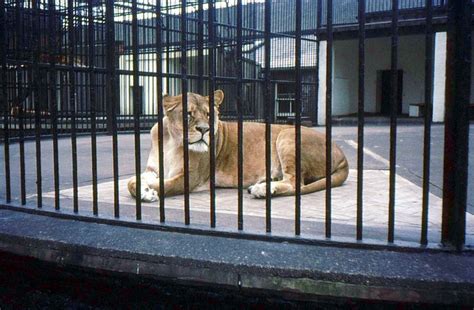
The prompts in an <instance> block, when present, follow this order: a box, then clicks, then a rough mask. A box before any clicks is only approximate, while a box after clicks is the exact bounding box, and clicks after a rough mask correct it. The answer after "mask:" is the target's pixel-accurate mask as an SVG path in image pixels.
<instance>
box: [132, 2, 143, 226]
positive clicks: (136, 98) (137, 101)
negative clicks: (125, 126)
mask: <svg viewBox="0 0 474 310" xmlns="http://www.w3.org/2000/svg"><path fill="white" fill-rule="evenodd" d="M138 57H139V55H138V17H137V0H132V58H133V64H132V66H133V125H134V126H133V128H134V131H135V176H136V178H137V179H136V180H137V183H136V196H135V212H136V219H137V221H139V220H141V219H142V195H141V165H140V153H141V152H140V113H141V107H142V106H141V100H142V96H141V94H140V93H139V91H140V78H139V76H138V70H139V68H138Z"/></svg>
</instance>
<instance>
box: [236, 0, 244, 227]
mask: <svg viewBox="0 0 474 310" xmlns="http://www.w3.org/2000/svg"><path fill="white" fill-rule="evenodd" d="M236 53H237V55H236V56H237V98H236V104H237V114H238V124H237V144H238V145H237V147H238V150H237V152H238V154H237V161H238V163H237V165H238V166H237V170H238V171H237V178H238V179H237V183H238V194H237V195H238V197H237V228H238V230H243V229H244V192H243V187H244V163H243V161H244V148H243V143H244V139H243V136H244V130H243V109H242V104H243V102H242V64H243V63H242V0H237V45H236Z"/></svg>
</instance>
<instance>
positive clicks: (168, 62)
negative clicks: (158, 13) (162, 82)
mask: <svg viewBox="0 0 474 310" xmlns="http://www.w3.org/2000/svg"><path fill="white" fill-rule="evenodd" d="M166 7H169V0H166ZM170 24H171V17H170V14H166V73H168V75H166V93H167V94H170V92H171V86H170V76H169V73H170V46H169V42H170V36H171V31H170Z"/></svg>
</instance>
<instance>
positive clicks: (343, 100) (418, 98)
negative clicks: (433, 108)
mask: <svg viewBox="0 0 474 310" xmlns="http://www.w3.org/2000/svg"><path fill="white" fill-rule="evenodd" d="M390 44H391V41H390V38H370V39H367V40H366V67H365V87H366V88H365V111H366V112H372V113H376V112H379V111H380V99H379V98H377V96H378V93H377V73H378V72H379V71H380V70H390ZM334 54H335V57H334V88H333V98H334V100H333V112H334V113H333V114H334V115H345V114H350V113H355V112H357V94H358V91H357V88H358V78H359V77H358V63H359V58H358V41H357V40H344V41H335V42H334ZM424 60H425V46H424V36H423V35H409V36H400V38H399V50H398V66H399V68H400V69H401V70H403V72H404V73H403V100H402V102H403V105H402V112H403V113H406V114H408V107H409V105H410V104H411V103H422V102H424V76H425V74H424V64H425V62H424Z"/></svg>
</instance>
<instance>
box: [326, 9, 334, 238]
mask: <svg viewBox="0 0 474 310" xmlns="http://www.w3.org/2000/svg"><path fill="white" fill-rule="evenodd" d="M326 9H327V13H326V15H327V22H326V29H327V45H326V49H327V54H326V225H325V226H326V227H325V231H326V232H325V233H326V238H331V217H332V216H331V189H332V188H331V174H332V173H331V170H332V167H331V166H332V67H333V55H332V49H333V25H332V15H333V14H332V13H333V12H332V10H333V5H332V0H328V2H327V8H326Z"/></svg>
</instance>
